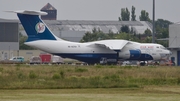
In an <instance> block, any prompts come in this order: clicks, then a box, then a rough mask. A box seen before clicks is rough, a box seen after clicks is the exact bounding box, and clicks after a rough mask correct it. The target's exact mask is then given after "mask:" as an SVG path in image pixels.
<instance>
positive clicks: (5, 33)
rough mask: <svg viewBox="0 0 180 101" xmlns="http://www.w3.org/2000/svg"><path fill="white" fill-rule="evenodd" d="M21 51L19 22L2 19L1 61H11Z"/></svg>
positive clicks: (0, 32) (0, 30)
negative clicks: (15, 52) (14, 51)
mask: <svg viewBox="0 0 180 101" xmlns="http://www.w3.org/2000/svg"><path fill="white" fill-rule="evenodd" d="M13 50H16V51H17V50H19V22H18V21H16V20H5V19H0V60H4V59H9V58H10V57H12V55H13V52H12V51H13Z"/></svg>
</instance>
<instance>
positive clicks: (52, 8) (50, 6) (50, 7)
mask: <svg viewBox="0 0 180 101" xmlns="http://www.w3.org/2000/svg"><path fill="white" fill-rule="evenodd" d="M41 10H56V8H54V7H53V6H52V5H51V4H50V3H47V4H46V5H45V6H44V7H43V8H41Z"/></svg>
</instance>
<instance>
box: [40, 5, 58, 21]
mask: <svg viewBox="0 0 180 101" xmlns="http://www.w3.org/2000/svg"><path fill="white" fill-rule="evenodd" d="M41 11H44V12H47V13H48V14H47V15H45V16H41V19H43V20H57V10H56V8H54V7H53V6H52V5H51V4H50V3H47V4H46V5H45V6H44V7H43V8H41Z"/></svg>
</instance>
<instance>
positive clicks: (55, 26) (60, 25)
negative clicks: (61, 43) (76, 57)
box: [20, 20, 152, 42]
mask: <svg viewBox="0 0 180 101" xmlns="http://www.w3.org/2000/svg"><path fill="white" fill-rule="evenodd" d="M44 22H45V23H46V25H47V26H48V27H49V28H50V29H51V31H52V32H53V33H54V34H55V35H56V36H58V37H61V38H63V39H66V40H69V41H74V42H79V41H80V40H81V39H82V37H83V36H84V35H85V33H86V32H92V30H93V29H94V28H96V29H100V30H101V31H102V32H104V33H109V31H111V32H113V33H115V34H117V33H119V31H120V29H121V27H122V26H125V25H127V26H129V28H130V29H133V31H134V32H135V33H136V34H143V33H144V31H145V30H146V29H149V30H151V31H152V24H151V23H149V22H146V21H91V20H45V21H44ZM21 27H22V26H21ZM20 31H21V33H22V34H23V35H26V33H25V31H24V30H20Z"/></svg>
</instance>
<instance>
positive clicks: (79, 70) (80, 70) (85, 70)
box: [75, 68, 88, 72]
mask: <svg viewBox="0 0 180 101" xmlns="http://www.w3.org/2000/svg"><path fill="white" fill-rule="evenodd" d="M87 71H88V69H86V68H76V69H75V72H87Z"/></svg>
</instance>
